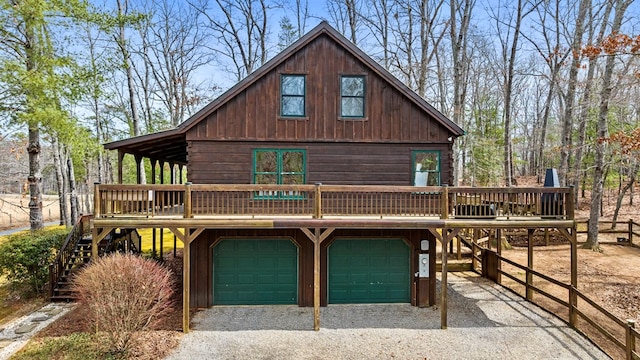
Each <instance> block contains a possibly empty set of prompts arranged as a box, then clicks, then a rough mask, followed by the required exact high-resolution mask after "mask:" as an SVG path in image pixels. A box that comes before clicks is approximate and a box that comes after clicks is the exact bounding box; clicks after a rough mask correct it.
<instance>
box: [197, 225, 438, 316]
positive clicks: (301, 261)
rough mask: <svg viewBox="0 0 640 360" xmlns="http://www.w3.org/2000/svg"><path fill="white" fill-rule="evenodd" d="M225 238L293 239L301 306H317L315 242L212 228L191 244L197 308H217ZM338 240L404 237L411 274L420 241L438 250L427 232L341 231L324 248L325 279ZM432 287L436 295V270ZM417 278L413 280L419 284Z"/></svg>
mask: <svg viewBox="0 0 640 360" xmlns="http://www.w3.org/2000/svg"><path fill="white" fill-rule="evenodd" d="M223 238H243V239H249V238H263V239H269V238H271V239H273V238H279V239H281V238H290V239H292V240H293V241H294V243H295V244H296V246H297V247H298V305H299V306H306V307H310V306H313V243H312V242H311V240H309V239H308V238H307V236H306V235H305V234H304V233H303V232H302V231H300V230H298V229H280V230H277V229H209V230H206V231H204V232H203V233H202V234H200V235H199V236H198V237H197V238H196V239H194V240H193V242H192V243H191V261H190V264H191V282H190V284H191V295H190V304H191V306H192V307H193V308H204V307H209V306H211V305H213V303H214V300H213V276H212V269H213V251H212V249H213V246H214V245H215V244H216V243H217V241H219V240H220V239H223ZM336 238H402V239H405V240H406V241H407V242H408V243H409V244H410V251H411V263H410V273H411V274H413V273H415V272H416V271H417V266H418V255H417V254H418V252H419V249H420V240H422V239H431V241H432V244H431V248H432V249H434V251H435V246H434V244H435V240H434V239H433V236H432V235H431V234H430V233H429V232H428V231H427V230H399V229H377V230H349V229H338V230H336V231H335V232H334V233H333V234H332V235H331V236H330V237H329V238H328V239H326V240H325V241H324V242H323V243H322V246H321V252H322V253H321V278H322V279H326V276H327V256H326V255H327V248H328V246H329V245H330V244H331V243H332V242H333V240H334V239H336ZM433 271H434V272H433V275H432V276H431V278H430V280H431V283H430V285H429V288H430V289H431V291H433V293H434V294H435V285H436V282H435V280H436V278H435V267H434V269H433ZM415 281H416V278H413V279H412V282H415ZM320 288H321V289H320V290H321V303H322V305H323V306H326V305H327V288H326V281H322V282H321V286H320ZM416 291H418V292H420V291H429V289H426V288H425V289H420V288H418V287H417V286H416V285H415V284H414V285H412V286H411V303H412V304H413V305H416V304H415V299H416V297H417V295H418V294H416Z"/></svg>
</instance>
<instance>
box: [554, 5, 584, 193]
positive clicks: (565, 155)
mask: <svg viewBox="0 0 640 360" xmlns="http://www.w3.org/2000/svg"><path fill="white" fill-rule="evenodd" d="M590 6H591V0H581V1H580V6H579V8H578V15H577V17H576V26H575V30H574V35H573V40H572V44H571V53H572V56H571V67H570V68H569V82H568V86H567V91H566V95H565V97H564V103H565V108H564V115H563V121H562V145H561V147H560V167H559V173H558V175H559V177H560V183H561V184H565V185H566V183H567V173H568V171H569V157H570V147H571V135H572V128H573V102H574V98H575V92H576V86H577V81H578V68H579V65H580V61H581V47H582V37H583V34H584V20H585V18H586V16H587V9H588V8H589V7H590Z"/></svg>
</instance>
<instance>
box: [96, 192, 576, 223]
mask: <svg viewBox="0 0 640 360" xmlns="http://www.w3.org/2000/svg"><path fill="white" fill-rule="evenodd" d="M95 216H96V218H101V217H119V216H122V217H184V218H190V217H207V216H214V217H238V216H247V217H260V216H264V217H273V216H305V217H313V218H323V217H329V216H379V217H436V218H449V217H455V218H496V217H501V218H502V217H506V218H510V217H518V218H523V217H524V218H533V217H537V218H554V219H573V218H574V207H573V192H572V191H571V188H515V187H510V188H506V187H504V188H476V187H448V186H429V187H414V186H356V185H321V184H316V185H256V184H244V185H207V184H197V185H196V184H189V183H187V184H186V185H100V184H98V185H96V189H95Z"/></svg>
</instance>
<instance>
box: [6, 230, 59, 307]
mask: <svg viewBox="0 0 640 360" xmlns="http://www.w3.org/2000/svg"><path fill="white" fill-rule="evenodd" d="M68 233H69V231H68V230H66V229H64V228H55V229H44V230H39V231H35V232H22V233H18V234H14V235H10V236H9V237H8V238H7V240H6V241H4V242H2V243H0V274H2V275H5V276H6V278H7V280H8V281H9V282H11V285H12V287H13V289H14V290H17V291H19V292H21V293H22V295H23V296H25V297H32V296H38V295H40V294H41V293H42V291H43V289H44V287H45V285H46V284H47V281H48V280H49V264H50V263H51V262H52V261H53V259H54V258H55V256H56V254H57V252H58V249H60V246H62V243H63V242H64V240H65V238H66V236H67V235H68Z"/></svg>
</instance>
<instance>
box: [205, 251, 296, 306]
mask: <svg viewBox="0 0 640 360" xmlns="http://www.w3.org/2000/svg"><path fill="white" fill-rule="evenodd" d="M213 253H214V260H213V303H214V304H215V305H221V304H225V305H235V304H243V305H252V304H296V303H297V302H298V273H297V272H298V259H297V258H298V251H297V248H296V246H295V245H294V244H293V243H292V242H291V241H290V240H286V239H247V240H244V239H225V240H222V241H220V242H219V243H218V244H217V245H216V246H215V247H214V250H213Z"/></svg>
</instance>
